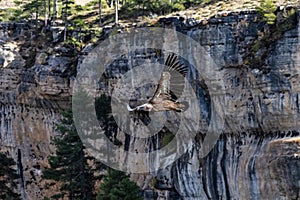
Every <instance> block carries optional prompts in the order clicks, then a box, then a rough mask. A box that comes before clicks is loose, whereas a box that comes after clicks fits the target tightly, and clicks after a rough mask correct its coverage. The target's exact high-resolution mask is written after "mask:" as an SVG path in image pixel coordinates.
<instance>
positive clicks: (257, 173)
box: [0, 12, 300, 200]
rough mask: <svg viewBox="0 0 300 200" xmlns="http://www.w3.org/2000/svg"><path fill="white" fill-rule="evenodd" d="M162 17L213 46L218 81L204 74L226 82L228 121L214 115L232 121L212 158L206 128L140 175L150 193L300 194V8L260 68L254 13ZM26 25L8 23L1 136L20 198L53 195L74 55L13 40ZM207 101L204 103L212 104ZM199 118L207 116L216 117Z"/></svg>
mask: <svg viewBox="0 0 300 200" xmlns="http://www.w3.org/2000/svg"><path fill="white" fill-rule="evenodd" d="M162 23H165V24H163V27H167V28H170V27H171V28H173V27H174V26H175V29H176V30H178V31H180V32H182V33H184V34H186V35H188V36H190V37H191V38H193V39H194V40H196V41H197V42H198V43H200V44H201V45H202V46H203V48H204V49H205V50H206V51H207V52H209V54H210V56H211V58H212V60H210V61H213V62H215V67H216V68H215V69H212V70H215V71H218V72H220V73H219V76H218V80H210V79H204V80H200V81H204V82H203V83H205V84H207V85H209V84H210V81H216V85H218V84H221V83H222V84H223V89H224V90H223V91H224V92H223V93H221V94H222V95H223V96H222V98H221V101H219V104H220V105H219V106H220V107H221V108H223V109H224V111H225V112H224V116H223V119H224V121H222V122H221V121H217V120H215V119H216V118H213V117H212V118H211V119H212V121H210V123H217V124H218V123H223V122H224V126H223V124H222V125H220V126H223V130H220V132H219V134H220V135H221V136H220V139H219V141H218V142H217V144H216V145H215V147H214V148H213V150H212V151H211V152H210V153H209V154H208V155H207V156H206V157H204V158H202V157H201V156H200V150H199V149H201V147H202V146H203V144H202V141H203V138H204V134H205V133H204V132H202V133H199V135H198V136H197V137H196V138H195V143H194V145H193V146H192V148H191V149H190V151H189V152H187V153H186V154H185V155H184V156H182V157H181V158H180V159H179V160H178V161H176V162H175V163H174V164H173V165H171V166H168V167H165V168H164V169H162V170H161V171H159V172H157V173H155V174H151V175H149V174H144V175H141V174H140V175H132V179H134V180H135V181H137V183H138V184H139V185H140V186H141V187H142V188H143V189H144V191H145V198H146V199H153V198H155V199H163V198H166V199H180V198H183V199H197V200H199V199H299V198H300V181H299V180H300V174H299V167H300V166H299V165H300V164H299V163H300V158H299V154H300V153H299V146H300V145H299V138H298V137H299V129H300V125H299V120H300V119H299V118H300V108H299V93H300V87H299V83H300V77H299V75H300V73H299V72H300V41H299V38H300V26H299V12H298V15H297V26H295V27H294V28H292V29H290V30H288V31H286V32H285V33H284V34H283V35H282V37H281V38H279V39H278V40H276V41H275V42H274V43H273V44H272V45H271V46H270V47H269V48H268V49H267V50H268V55H267V57H264V58H263V60H262V62H263V63H264V65H263V66H261V65H259V66H257V67H256V66H255V65H251V66H250V65H249V64H248V61H247V55H248V54H247V53H248V52H247V51H249V45H253V41H254V40H256V39H257V38H258V35H259V32H258V31H259V30H262V27H263V25H262V24H261V23H259V22H258V21H257V16H256V14H255V13H253V12H243V13H233V14H230V15H228V16H225V17H224V16H222V17H220V18H213V19H211V20H209V21H207V22H205V23H202V24H197V23H196V22H194V21H193V23H191V22H190V21H189V22H185V21H184V20H183V19H181V18H180V19H179V18H172V19H169V20H162ZM185 23H188V24H185ZM24 27H26V26H25V25H24V24H19V25H18V24H15V25H10V24H1V25H0V75H1V76H0V91H1V93H0V143H1V146H2V147H3V148H2V150H7V151H9V152H10V154H11V155H12V157H13V158H14V159H15V160H16V161H17V163H18V167H19V170H20V171H21V172H22V173H21V175H22V178H21V180H20V188H19V189H20V191H21V192H22V197H23V198H24V199H40V198H42V197H43V196H44V195H45V194H46V193H45V192H46V191H45V190H44V188H43V187H44V185H43V182H41V170H42V169H43V168H44V167H45V166H46V165H47V162H46V160H47V156H48V155H49V154H50V152H51V151H53V149H52V147H51V146H50V137H51V136H53V135H55V122H56V121H57V120H59V118H60V115H59V111H60V110H61V109H64V108H66V107H67V106H68V102H69V97H70V94H71V93H70V91H71V88H72V80H73V78H72V76H73V75H74V73H72V71H74V68H72V67H74V65H73V63H74V60H73V59H74V58H72V57H70V56H69V55H67V54H64V53H63V49H62V48H60V50H61V51H60V50H59V49H55V48H53V49H52V50H51V49H46V50H43V49H40V50H38V51H37V52H35V54H34V55H33V54H30V52H26V49H25V50H24V49H23V50H22V49H20V46H21V45H20V44H19V43H18V42H17V41H16V40H14V39H15V38H16V37H21V36H22V37H23V35H22V34H24V32H23V30H24V29H26V28H24ZM24 37H25V36H24ZM178 45H180V44H178ZM23 48H25V47H24V46H23ZM250 49H251V48H250ZM64 50H65V49H64ZM56 51H60V52H61V53H55V52H56ZM24 52H25V53H24ZM185 53H187V52H185ZM188 53H189V58H190V60H189V61H190V62H193V60H194V58H196V57H197V56H199V55H198V53H199V52H188ZM258 54H259V53H258ZM31 56H33V59H32V58H31ZM30 58H31V59H32V61H31V62H28V60H30ZM138 59H147V58H143V57H142V58H140V57H139V58H136V59H134V60H130V61H128V59H126V57H125V58H121V59H119V61H118V62H114V63H113V64H112V66H111V68H110V69H111V70H108V71H107V75H108V76H109V78H110V79H111V80H110V81H111V83H107V85H105V84H104V85H102V86H100V87H112V85H113V84H114V83H115V82H116V80H117V79H119V78H120V76H121V75H122V73H124V72H126V71H127V70H129V69H130V68H128V62H132V63H136V64H138ZM126 63H127V64H126ZM192 64H193V63H192ZM200 73H201V72H199V74H200ZM212 78H216V77H212ZM201 83H202V82H201ZM205 84H204V85H205ZM199 88H200V89H199V91H200V90H201V91H202V90H204V88H205V87H204V86H203V87H199ZM111 89H112V88H108V89H106V90H107V91H110V90H111ZM210 95H211V98H213V95H216V94H214V93H210ZM204 103H205V105H204V104H203V105H202V107H203V108H207V109H208V108H210V106H208V105H207V102H205V101H204ZM208 111H209V109H208ZM201 117H202V118H201V119H202V120H203V121H206V120H207V119H206V117H208V115H203V116H201ZM204 130H205V129H203V131H204ZM115 137H117V138H118V139H119V140H121V141H122V142H123V143H122V145H123V146H121V148H124V149H125V148H126V149H130V150H132V151H135V150H136V149H138V151H143V150H144V149H145V148H148V151H149V149H151V148H153V149H155V148H158V147H159V146H160V145H161V142H160V141H161V140H163V137H162V136H157V137H155V138H151V140H149V141H146V140H144V141H143V143H142V142H138V141H137V140H131V138H130V137H128V136H124V134H123V133H122V132H121V131H118V132H117V135H116V136H115ZM125 159H128V158H127V157H126V155H120V161H121V162H122V161H123V160H125Z"/></svg>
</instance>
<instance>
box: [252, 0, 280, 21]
mask: <svg viewBox="0 0 300 200" xmlns="http://www.w3.org/2000/svg"><path fill="white" fill-rule="evenodd" d="M276 9H277V7H276V5H275V3H274V1H273V0H261V2H260V6H259V7H258V8H256V10H257V12H258V13H260V14H261V15H262V16H263V19H264V20H266V21H267V23H268V24H274V23H275V21H276V15H275V14H274V13H275V11H276Z"/></svg>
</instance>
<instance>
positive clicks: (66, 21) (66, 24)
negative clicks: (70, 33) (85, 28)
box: [64, 0, 69, 41]
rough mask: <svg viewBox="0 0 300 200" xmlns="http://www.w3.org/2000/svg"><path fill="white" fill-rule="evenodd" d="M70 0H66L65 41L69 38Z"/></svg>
mask: <svg viewBox="0 0 300 200" xmlns="http://www.w3.org/2000/svg"><path fill="white" fill-rule="evenodd" d="M68 4H69V2H68V0H66V8H65V9H66V10H65V31H64V41H66V39H67V28H68Z"/></svg>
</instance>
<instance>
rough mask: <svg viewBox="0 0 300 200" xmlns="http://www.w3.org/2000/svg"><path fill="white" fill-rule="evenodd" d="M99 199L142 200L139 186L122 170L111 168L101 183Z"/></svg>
mask: <svg viewBox="0 0 300 200" xmlns="http://www.w3.org/2000/svg"><path fill="white" fill-rule="evenodd" d="M99 189H100V192H99V194H98V196H97V200H119V199H122V200H142V199H143V198H142V196H141V193H140V189H139V187H138V186H137V185H136V183H134V182H132V181H130V179H129V178H128V176H127V175H126V174H125V173H124V172H121V171H117V170H114V169H109V170H108V172H107V174H106V175H105V177H104V179H103V182H102V183H101V185H100V188H99Z"/></svg>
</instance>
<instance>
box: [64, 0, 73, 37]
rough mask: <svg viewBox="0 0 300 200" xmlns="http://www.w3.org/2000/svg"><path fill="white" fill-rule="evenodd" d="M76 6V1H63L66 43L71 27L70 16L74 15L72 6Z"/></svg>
mask: <svg viewBox="0 0 300 200" xmlns="http://www.w3.org/2000/svg"><path fill="white" fill-rule="evenodd" d="M74 4H75V1H74V0H62V5H63V7H62V10H61V12H62V16H63V20H64V24H65V30H64V41H66V39H67V29H68V25H69V19H68V18H69V16H71V15H72V6H73V5H74Z"/></svg>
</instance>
